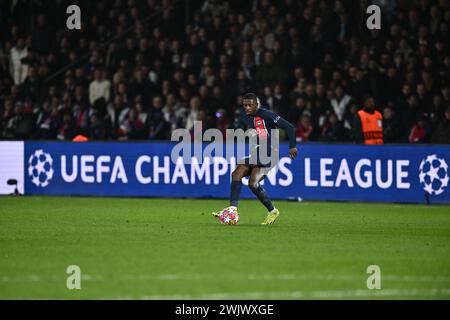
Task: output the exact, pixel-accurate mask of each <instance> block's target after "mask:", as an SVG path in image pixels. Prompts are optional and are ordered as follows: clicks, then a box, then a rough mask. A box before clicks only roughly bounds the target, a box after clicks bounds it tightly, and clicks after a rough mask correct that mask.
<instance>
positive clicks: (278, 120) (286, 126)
mask: <svg viewBox="0 0 450 320" xmlns="http://www.w3.org/2000/svg"><path fill="white" fill-rule="evenodd" d="M268 115H269V117H270V118H271V120H272V121H273V122H274V123H275V125H276V126H277V127H278V128H280V129H283V130H284V131H285V132H286V134H287V136H288V140H289V156H290V157H291V159H294V158H295V157H297V154H298V151H297V147H296V140H295V127H294V126H293V125H292V124H291V123H290V122H289V121H287V120H286V119H284V118H283V117H281V116H280V115H278V114H276V113H275V112H268Z"/></svg>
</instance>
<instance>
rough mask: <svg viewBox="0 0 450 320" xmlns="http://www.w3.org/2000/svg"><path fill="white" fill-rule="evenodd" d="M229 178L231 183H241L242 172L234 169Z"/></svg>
mask: <svg viewBox="0 0 450 320" xmlns="http://www.w3.org/2000/svg"><path fill="white" fill-rule="evenodd" d="M231 178H232V180H233V181H241V180H242V178H243V175H242V171H241V170H239V168H236V169H235V170H234V171H233V173H232V174H231Z"/></svg>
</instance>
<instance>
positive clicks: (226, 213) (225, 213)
mask: <svg viewBox="0 0 450 320" xmlns="http://www.w3.org/2000/svg"><path fill="white" fill-rule="evenodd" d="M219 221H220V223H221V224H225V225H229V226H233V225H236V224H237V223H238V222H239V214H238V212H237V210H236V209H231V208H227V209H224V210H222V211H221V212H220V215H219Z"/></svg>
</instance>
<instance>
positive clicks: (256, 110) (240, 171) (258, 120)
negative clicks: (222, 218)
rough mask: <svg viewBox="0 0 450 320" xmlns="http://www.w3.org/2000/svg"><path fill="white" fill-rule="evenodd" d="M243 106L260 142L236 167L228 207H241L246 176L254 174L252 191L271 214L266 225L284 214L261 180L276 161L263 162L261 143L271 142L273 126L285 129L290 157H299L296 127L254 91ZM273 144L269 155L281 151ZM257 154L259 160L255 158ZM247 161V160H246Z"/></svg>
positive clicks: (213, 213) (249, 94) (252, 176)
mask: <svg viewBox="0 0 450 320" xmlns="http://www.w3.org/2000/svg"><path fill="white" fill-rule="evenodd" d="M242 102H243V106H244V110H245V115H244V116H243V120H244V122H245V123H246V124H247V125H248V127H249V128H250V129H254V130H255V131H256V134H257V141H258V143H257V145H255V146H250V149H251V150H252V151H251V152H250V156H249V157H246V158H244V159H243V160H244V161H239V162H240V163H238V165H237V166H236V169H235V170H234V171H233V173H232V181H231V191H230V206H229V207H227V208H225V209H228V208H229V209H235V210H237V207H238V202H239V196H240V193H241V189H242V178H244V177H250V179H249V182H248V186H249V188H250V190H251V191H252V192H253V193H254V194H255V195H256V197H257V198H258V199H259V201H261V203H262V204H263V205H264V206H265V207H266V208H267V211H268V214H267V216H266V218H265V220H264V221H263V222H262V224H263V225H270V224H272V223H274V222H275V220H276V219H277V218H278V216H279V215H280V212H279V211H278V209H276V208H275V207H274V205H273V203H272V201H271V200H270V198H269V196H268V195H267V192H266V190H264V188H263V187H262V186H261V185H260V182H261V181H262V180H263V179H264V178H265V177H266V175H267V174H268V173H269V171H270V170H271V169H272V167H273V166H274V164H273V163H262V162H261V161H260V160H261V159H260V158H259V156H258V155H259V153H258V152H257V150H258V147H259V142H262V141H263V140H264V141H265V142H266V143H268V144H270V138H271V136H270V135H271V129H276V128H281V129H284V130H285V131H286V134H287V136H288V138H289V156H290V157H291V158H292V159H294V158H295V157H296V156H297V148H296V146H295V129H294V126H292V124H290V123H289V122H288V121H286V120H285V119H283V118H282V117H280V116H279V115H278V114H276V113H274V112H272V111H270V110H268V109H265V108H262V107H261V104H260V101H259V98H258V97H257V96H256V95H255V94H253V93H247V94H245V95H244V97H243V101H242ZM272 149H273V146H270V145H269V146H268V147H267V151H268V156H269V153H270V154H271V152H277V151H278V150H272ZM255 157H256V159H255ZM242 162H243V163H242ZM212 215H213V216H214V217H219V215H220V211H218V212H212Z"/></svg>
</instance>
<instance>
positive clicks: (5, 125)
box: [0, 0, 450, 142]
mask: <svg viewBox="0 0 450 320" xmlns="http://www.w3.org/2000/svg"><path fill="white" fill-rule="evenodd" d="M369 2H370V3H371V2H373V1H369ZM15 3H16V1H6V2H5V4H4V5H3V6H2V12H1V15H2V19H1V21H0V28H1V29H2V31H4V32H3V33H2V36H3V37H1V39H0V115H1V119H0V122H1V128H0V139H30V138H31V139H70V138H71V137H72V136H73V135H74V134H83V135H87V136H89V135H92V137H88V138H90V139H159V138H161V139H168V138H169V137H170V132H171V131H173V130H175V129H177V128H180V127H183V128H185V127H189V128H191V126H192V124H193V121H194V120H200V121H203V122H204V124H205V125H204V127H208V126H215V125H218V124H217V118H216V113H218V111H219V110H221V109H223V110H224V112H225V113H224V114H223V116H221V117H220V119H221V120H220V126H221V128H222V127H223V126H224V123H225V120H224V119H229V124H228V125H229V126H231V127H234V126H236V125H237V123H235V121H234V120H235V116H236V112H237V111H239V110H240V106H239V104H238V103H237V101H238V97H239V96H240V95H241V94H242V93H244V92H247V91H256V93H257V94H258V96H260V97H263V96H265V95H264V93H267V94H266V100H267V102H268V105H269V106H270V107H271V108H273V109H274V110H275V111H277V112H279V113H280V114H281V115H284V116H285V117H286V118H287V119H288V120H290V121H291V122H292V123H297V122H298V121H299V122H300V123H301V122H302V119H303V114H304V113H305V112H307V113H306V114H307V115H309V117H310V119H309V121H310V125H311V127H312V128H314V130H313V131H312V133H311V134H310V135H309V136H308V141H316V140H321V141H324V140H327V141H348V140H349V139H350V137H349V134H348V132H352V131H353V130H354V129H355V128H354V121H353V120H354V119H353V118H354V117H355V115H356V114H357V112H359V111H360V110H359V109H360V108H361V107H360V106H361V105H362V104H363V103H364V97H365V96H366V95H367V94H369V95H371V96H373V97H374V99H375V100H376V101H380V104H381V105H382V106H384V107H386V108H385V109H384V110H383V113H385V114H386V115H387V116H386V119H385V125H386V128H385V129H386V130H385V134H384V137H385V139H386V142H409V136H410V134H411V130H412V128H413V127H414V128H415V130H414V136H420V135H419V132H420V131H421V130H420V127H419V126H418V122H419V120H420V118H419V117H420V115H422V114H425V115H426V117H427V123H426V125H425V127H426V132H427V134H426V138H425V140H424V142H435V141H445V139H441V138H440V137H441V136H442V134H441V133H442V132H445V128H446V127H445V124H446V109H447V107H448V106H449V105H450V89H449V83H450V56H449V45H448V41H446V39H448V38H449V27H448V25H449V17H450V6H449V3H448V1H440V0H429V1H397V2H396V4H395V5H384V6H381V7H382V11H383V12H382V15H383V17H385V18H386V19H384V20H383V28H382V30H368V29H367V28H366V25H365V23H364V21H365V18H366V13H365V9H366V8H367V5H368V2H367V1H361V2H351V1H342V0H330V1H322V0H317V1H308V0H296V1H266V0H264V1H226V0H225V1H212V0H210V1H203V2H202V1H200V2H198V1H173V0H152V1H124V0H117V1H102V2H101V5H86V6H84V5H83V8H82V11H83V21H85V22H84V23H83V29H82V30H81V31H80V32H70V33H67V30H66V28H65V24H64V23H59V21H58V19H57V20H55V18H54V12H64V11H65V2H64V1H57V2H54V3H52V6H48V5H47V2H46V1H21V2H20V3H21V6H17V5H15ZM393 3H394V2H393ZM187 6H189V7H187ZM159 8H164V10H163V13H162V14H161V15H160V16H158V15H157V16H156V17H154V18H153V19H149V20H146V17H149V16H150V15H153V14H155V13H156V12H158V9H159ZM19 9H20V10H19ZM186 9H188V10H186ZM186 12H190V13H191V14H190V15H188V16H186V15H185V13H186ZM158 19H159V20H158ZM156 21H159V22H158V23H155V22H156ZM180 30H181V31H180ZM155 97H160V98H161V101H163V102H162V104H163V105H162V107H161V108H159V107H158V108H156V109H158V110H154V109H155V108H154V106H152V102H153V100H154V98H155ZM193 97H195V98H194V100H192V98H193ZM136 99H137V100H136ZM138 102H139V103H140V106H137V105H136V103H138ZM17 103H19V105H17ZM16 105H17V106H18V109H17V110H16ZM192 105H195V106H194V107H192ZM196 106H200V107H198V109H195V108H197V107H196ZM138 109H142V110H138ZM159 109H160V111H159ZM19 110H21V111H19ZM221 112H222V110H221ZM161 114H162V118H163V119H165V123H168V128H169V129H167V128H166V124H165V123H163V122H160V123H161V124H162V126H161V127H160V128H159V127H158V124H159V123H158V119H160V118H161ZM333 114H334V115H333ZM391 117H392V118H391ZM144 118H146V120H145V121H144V123H142V119H144ZM336 121H337V122H336ZM227 122H228V120H227ZM304 122H305V123H306V120H305V121H304ZM397 123H399V124H401V125H400V126H396V124H397ZM99 128H102V129H99ZM161 128H162V129H161ZM166 130H168V131H169V132H166ZM155 133H156V134H155ZM413 140H415V138H414V139H413Z"/></svg>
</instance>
